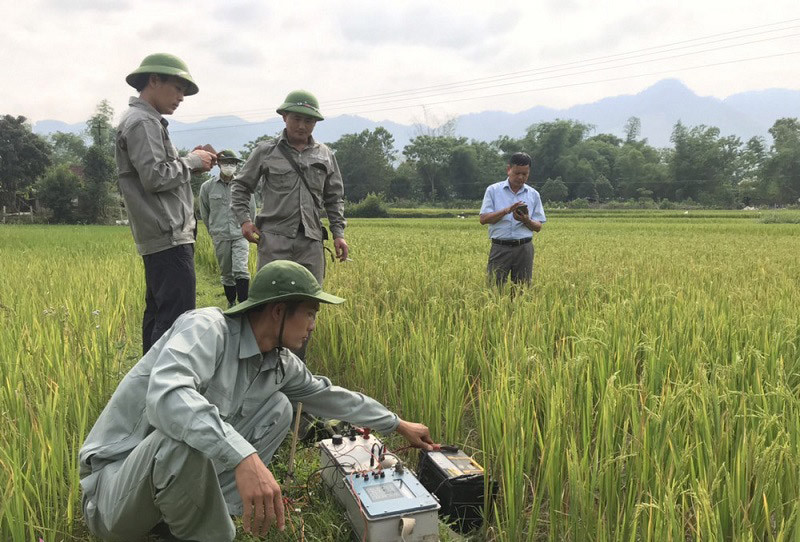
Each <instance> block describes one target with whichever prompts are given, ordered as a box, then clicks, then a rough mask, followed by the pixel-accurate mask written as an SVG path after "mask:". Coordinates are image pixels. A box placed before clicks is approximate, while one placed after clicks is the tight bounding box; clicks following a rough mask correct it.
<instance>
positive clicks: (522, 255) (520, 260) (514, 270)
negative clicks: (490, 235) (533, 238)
mask: <svg viewBox="0 0 800 542" xmlns="http://www.w3.org/2000/svg"><path fill="white" fill-rule="evenodd" d="M486 271H487V273H488V275H489V283H490V284H496V285H497V286H502V285H503V284H505V283H506V281H507V280H508V275H509V274H510V275H511V282H513V283H515V284H530V283H531V278H532V277H533V243H526V244H524V245H519V246H515V247H508V246H503V245H498V244H495V243H492V249H491V250H490V251H489V264H488V265H487V267H486Z"/></svg>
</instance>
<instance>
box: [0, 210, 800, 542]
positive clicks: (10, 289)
mask: <svg viewBox="0 0 800 542" xmlns="http://www.w3.org/2000/svg"><path fill="white" fill-rule="evenodd" d="M550 218H551V220H550V221H549V222H548V223H547V224H546V225H545V228H544V230H543V231H542V233H541V234H538V235H537V236H536V239H535V247H536V263H535V271H534V281H533V284H532V285H531V286H530V287H528V288H525V289H522V290H517V291H515V292H513V293H512V292H511V291H510V290H504V291H497V290H495V289H490V288H488V287H487V286H486V280H485V266H486V257H487V253H488V249H489V244H488V241H487V239H486V230H485V228H483V227H481V226H480V225H479V224H478V223H477V220H476V219H475V218H474V217H471V218H469V219H466V220H462V219H432V218H420V219H412V218H407V219H376V220H367V219H362V220H359V219H353V220H351V221H350V224H349V226H348V229H347V238H348V243H349V244H350V247H351V258H352V261H349V262H346V263H336V264H329V266H328V271H327V275H326V279H325V287H326V289H327V290H329V291H331V292H332V293H335V294H337V295H341V296H342V297H345V298H346V299H347V303H345V304H344V305H342V306H337V307H327V306H326V307H324V308H323V309H322V311H321V314H320V317H319V319H318V328H317V330H316V332H315V334H314V339H313V341H312V343H311V345H310V349H309V354H308V365H309V368H310V369H311V370H312V372H315V373H319V374H325V375H327V376H329V377H331V379H332V380H333V381H334V382H336V383H337V384H341V385H344V386H347V387H350V388H352V389H356V390H358V391H363V392H364V393H367V394H369V395H371V396H373V397H375V398H377V399H379V400H381V401H383V402H384V403H385V404H387V406H389V407H390V408H391V409H393V410H395V411H396V412H398V414H399V415H400V416H402V417H403V418H406V419H409V420H415V421H421V422H423V423H425V424H427V425H428V426H429V427H430V429H431V432H432V435H433V437H434V439H436V440H438V441H441V442H446V443H450V444H457V445H459V446H460V447H462V448H464V449H465V450H467V451H468V452H469V453H470V454H472V455H473V456H474V457H475V458H476V460H477V461H478V462H480V463H481V464H482V465H483V466H484V467H485V468H486V472H487V474H488V475H489V476H490V477H491V478H492V479H493V480H496V481H497V482H498V487H499V493H498V495H497V498H496V499H495V501H494V506H493V507H487V522H486V525H485V526H484V528H483V530H482V531H480V532H479V533H477V534H476V535H474V538H475V539H487V540H498V541H513V542H516V541H518V540H535V541H538V540H551V539H552V540H581V541H583V540H589V541H626V542H628V541H629V542H634V541H640V540H650V541H665V540H674V541H676V542H677V541H679V540H731V541H733V540H737V541H738V540H780V541H788V540H792V541H798V540H800V505H798V502H799V501H800V500H799V499H798V498H797V496H798V495H800V487H798V485H799V484H800V480H798V476H797V474H798V472H800V313H798V311H797V308H796V307H798V306H800V290H798V289H797V284H798V283H800V266H798V265H797V256H796V255H797V254H798V251H800V235H798V233H800V230H798V225H797V224H793V223H789V222H784V223H759V222H757V221H755V220H753V219H754V218H755V215H753V213H749V214H748V213H742V214H739V213H730V212H729V213H724V212H705V211H704V212H702V213H700V212H698V213H695V212H694V211H690V214H689V215H688V216H687V215H683V214H682V211H665V212H658V211H656V212H642V211H634V212H632V213H624V212H608V213H594V212H592V211H591V210H586V211H581V212H580V213H578V212H577V211H576V212H572V213H562V214H559V213H554V214H552V215H551V216H550ZM689 219H690V220H689ZM196 249H197V250H196V264H197V265H196V267H197V272H198V281H199V283H200V284H202V285H205V284H210V285H214V292H215V294H214V295H216V296H219V295H220V292H217V289H218V288H217V286H216V285H217V284H218V282H217V281H218V277H217V275H216V274H217V271H216V267H215V266H216V262H215V260H214V255H213V247H212V246H211V243H210V240H209V239H208V237H207V235H205V232H204V231H201V232H200V236H199V237H198V244H197V247H196ZM140 261H141V259H140V258H139V257H138V256H137V255H136V254H135V251H134V249H133V244H132V242H131V241H130V233H129V232H128V231H127V229H124V228H110V227H109V228H100V227H36V226H26V227H21V226H20V227H18V226H14V227H8V226H2V227H0V320H2V325H0V371H1V372H0V421H1V422H3V423H4V431H2V432H0V499H1V500H0V540H13V541H28V540H36V539H38V538H37V537H42V538H43V539H44V540H45V541H47V542H51V541H52V540H73V539H74V540H92V538H91V537H90V536H89V535H88V534H87V533H86V531H85V529H84V528H83V527H82V520H81V517H80V488H79V481H78V475H77V450H78V448H79V447H80V444H81V443H82V441H83V438H84V436H85V434H86V432H87V431H88V429H89V427H91V425H92V423H93V422H94V420H95V418H96V417H97V415H98V414H99V412H100V410H101V409H102V408H103V406H104V405H105V402H106V401H107V399H108V396H109V395H110V394H111V392H112V391H113V389H114V388H115V386H116V385H117V383H118V382H119V380H120V378H121V377H122V375H123V374H124V373H125V371H126V370H127V368H128V367H129V366H130V365H131V364H132V363H134V362H135V361H136V359H137V356H138V352H139V333H140V332H139V325H140V320H141V310H142V302H143V297H144V296H143V291H142V288H143V282H144V281H143V278H142V273H141V271H142V269H141V264H140V263H139V262H140ZM251 266H253V268H254V267H255V247H253V250H252V251H251ZM210 299H214V298H213V296H211V297H210ZM392 442H397V441H396V439H392ZM401 453H402V452H401ZM276 468H279V465H276ZM486 500H487V503H488V500H489V492H488V491H487V495H486ZM331 506H332V505H331V504H330V503H326V502H323V500H322V499H320V500H319V501H314V505H313V506H311V507H308V506H306V507H304V508H303V511H302V513H301V516H305V517H306V518H307V521H305V523H304V524H305V525H306V527H307V529H306V532H305V536H306V537H307V539H319V540H339V539H346V537H347V536H348V535H347V527H346V525H343V524H341V523H336V522H337V521H339V522H341V521H342V520H341V516H340V515H337V513H336V512H335V511H331V510H330V507H331ZM320 507H321V508H320ZM320 509H323V510H322V511H320V512H319V517H321V518H333V519H330V520H328V519H326V520H315V519H314V518H317V513H318V511H319V510H320ZM337 517H338V518H339V519H338V520H337V519H335V518H337ZM294 520H295V521H296V522H297V524H299V518H297V517H295V518H294ZM241 539H246V537H241Z"/></svg>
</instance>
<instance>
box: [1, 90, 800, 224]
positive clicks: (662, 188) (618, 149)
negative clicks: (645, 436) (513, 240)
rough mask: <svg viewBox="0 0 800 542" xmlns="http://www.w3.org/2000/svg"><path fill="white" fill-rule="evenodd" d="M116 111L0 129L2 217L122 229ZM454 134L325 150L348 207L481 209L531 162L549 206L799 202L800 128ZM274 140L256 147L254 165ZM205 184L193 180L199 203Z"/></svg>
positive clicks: (6, 121) (786, 124) (580, 126)
mask: <svg viewBox="0 0 800 542" xmlns="http://www.w3.org/2000/svg"><path fill="white" fill-rule="evenodd" d="M113 117H114V111H113V109H112V108H111V106H110V105H109V104H108V102H107V101H105V100H103V101H102V102H100V104H98V106H97V109H96V111H95V114H94V115H93V116H92V117H91V118H90V119H88V120H87V122H86V126H87V128H86V132H85V133H84V134H81V135H78V134H69V133H63V132H55V133H53V134H50V135H49V136H47V137H42V136H39V135H36V134H34V133H33V132H32V130H31V127H30V125H29V124H28V123H27V121H26V119H25V117H22V116H16V117H15V116H12V115H4V116H2V117H0V205H2V206H3V208H4V209H5V210H6V211H7V212H10V213H13V212H17V211H25V210H31V209H33V208H34V207H35V204H36V203H38V204H39V205H40V206H43V207H44V208H46V209H47V210H48V216H49V219H50V220H52V221H54V222H65V223H74V222H81V223H108V222H112V221H113V220H115V219H119V218H122V217H123V216H122V210H121V208H120V198H119V195H118V191H117V188H116V171H115V164H114V141H115V130H114V125H113ZM454 128H455V125H454V123H453V122H450V123H446V124H445V125H443V126H441V127H439V128H438V129H435V130H427V131H425V132H420V133H419V134H417V135H416V136H415V137H414V138H412V139H411V141H410V142H409V144H408V145H406V147H405V148H403V149H402V151H398V150H397V149H395V146H394V138H393V137H392V135H391V133H389V131H387V130H386V129H385V128H382V127H377V128H375V129H374V130H364V131H362V132H361V133H358V134H346V135H343V136H342V137H340V138H339V139H338V140H337V141H335V142H333V143H331V144H330V147H331V148H332V149H333V150H334V151H335V153H336V158H337V160H338V162H339V166H340V169H341V172H342V176H343V178H344V184H345V194H346V197H347V200H348V201H349V202H359V201H362V200H364V199H365V198H367V196H368V195H370V194H374V195H375V197H377V198H379V199H380V200H381V201H387V202H394V203H396V204H397V205H402V206H417V205H421V204H428V205H430V204H434V205H444V206H447V205H461V206H477V205H479V201H480V199H481V198H482V197H483V193H484V190H485V189H486V187H487V186H488V185H489V184H492V183H494V182H497V181H501V180H503V179H504V178H505V165H506V163H507V159H508V157H509V156H510V155H511V154H513V153H515V152H518V151H523V152H527V153H528V154H530V155H531V157H532V159H533V165H532V167H531V178H530V180H529V184H531V185H533V186H534V187H535V188H537V189H538V190H539V192H540V193H541V195H542V199H543V200H544V201H545V202H546V203H549V204H562V203H565V204H569V203H572V204H580V203H583V204H589V203H594V204H610V203H612V202H629V203H632V204H637V205H650V206H653V205H661V206H668V205H676V204H694V205H702V206H707V207H721V208H737V207H743V206H748V205H752V206H756V205H760V206H766V205H769V206H776V205H782V206H783V205H796V204H797V203H798V201H800V199H798V198H800V122H798V119H796V118H782V119H778V120H777V121H775V123H774V124H773V126H772V128H770V130H769V132H770V135H771V138H772V142H771V143H768V142H767V141H765V139H764V138H760V137H753V138H751V139H749V140H747V141H742V140H741V139H740V138H738V137H736V136H722V135H721V134H720V131H719V129H718V128H716V127H713V126H705V125H700V126H693V127H690V126H685V125H684V124H682V123H681V122H678V123H676V124H675V126H674V128H673V131H672V136H671V141H672V144H673V147H671V148H655V147H653V146H651V145H649V144H648V142H647V140H646V139H643V138H641V137H640V133H641V122H640V121H639V119H638V118H636V117H631V118H630V119H629V120H628V122H627V123H626V125H625V127H624V134H625V137H624V138H620V137H618V136H615V135H612V134H593V131H594V129H593V127H592V126H591V125H589V124H585V123H581V122H577V121H574V120H555V121H553V122H543V123H539V124H534V125H532V126H531V127H529V128H528V130H527V132H526V134H525V135H524V136H523V137H521V138H511V137H508V136H504V137H501V138H499V139H497V140H495V141H492V142H485V141H477V140H467V138H464V137H457V136H455V135H454V132H455V130H454ZM268 138H269V136H266V135H265V136H261V137H260V138H258V139H256V140H253V141H250V142H249V143H247V144H246V145H245V146H244V148H243V149H242V150H241V152H242V155H243V157H245V158H246V157H247V156H248V155H249V154H250V152H251V151H252V150H253V149H254V148H255V146H256V145H257V144H258V143H259V142H260V141H262V140H264V139H268ZM206 178H207V174H203V175H197V176H195V177H194V178H193V179H192V186H193V188H194V190H195V192H196V191H197V190H198V189H199V187H200V185H201V184H202V182H203V181H204V180H205V179H206Z"/></svg>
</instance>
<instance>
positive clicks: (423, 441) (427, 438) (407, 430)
mask: <svg viewBox="0 0 800 542" xmlns="http://www.w3.org/2000/svg"><path fill="white" fill-rule="evenodd" d="M396 431H397V432H398V433H400V434H401V435H403V436H404V437H405V439H406V440H407V441H408V443H409V444H411V445H412V446H413V447H415V448H422V449H423V450H427V451H428V452H430V451H433V450H438V449H439V445H438V444H436V443H435V442H433V441H432V440H431V434H430V432H429V431H428V428H427V427H426V426H424V425H422V424H421V423H414V422H407V421H405V420H400V425H398V426H397V429H396Z"/></svg>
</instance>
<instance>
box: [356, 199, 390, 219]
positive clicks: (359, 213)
mask: <svg viewBox="0 0 800 542" xmlns="http://www.w3.org/2000/svg"><path fill="white" fill-rule="evenodd" d="M345 215H346V216H352V217H354V218H385V217H388V216H389V210H388V208H387V207H386V202H385V201H383V197H382V196H380V195H378V194H371V193H370V194H367V197H366V198H364V199H363V200H361V201H360V202H358V203H353V204H350V205H348V206H347V208H346V209H345Z"/></svg>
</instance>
